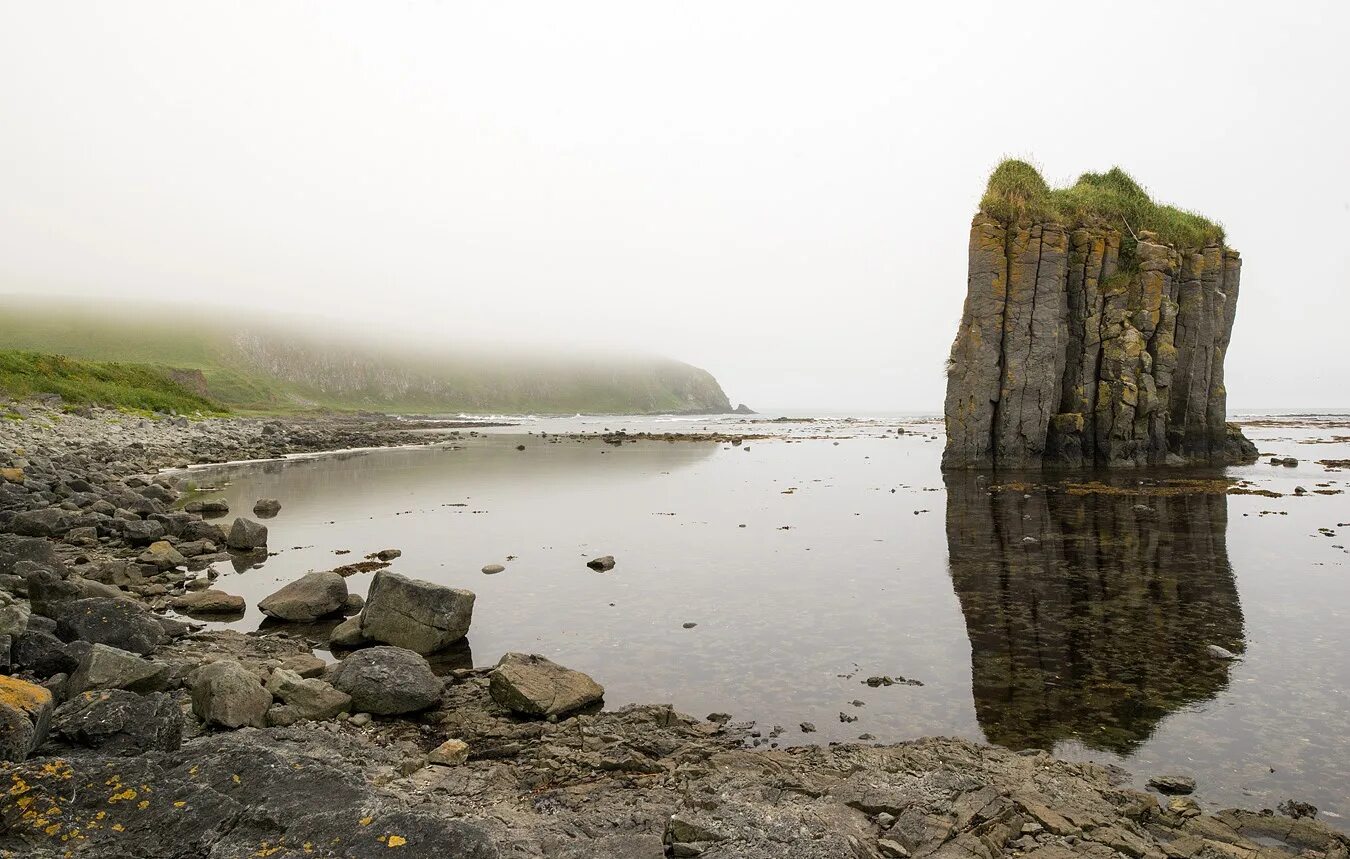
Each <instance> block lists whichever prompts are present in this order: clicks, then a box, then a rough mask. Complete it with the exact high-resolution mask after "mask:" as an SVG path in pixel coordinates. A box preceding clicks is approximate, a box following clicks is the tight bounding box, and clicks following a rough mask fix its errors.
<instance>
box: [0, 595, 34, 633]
mask: <svg viewBox="0 0 1350 859" xmlns="http://www.w3.org/2000/svg"><path fill="white" fill-rule="evenodd" d="M31 615H32V611H30V610H29V608H28V606H27V605H26V604H25V603H22V602H20V601H19V600H17V599H15V598H14V597H12V596H10V595H9V594H7V593H3V592H0V635H23V633H24V632H25V631H26V630H27V629H28V618H29V617H30V616H31Z"/></svg>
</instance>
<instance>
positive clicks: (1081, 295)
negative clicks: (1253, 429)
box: [943, 213, 1255, 469]
mask: <svg viewBox="0 0 1350 859" xmlns="http://www.w3.org/2000/svg"><path fill="white" fill-rule="evenodd" d="M1123 245H1127V246H1128V250H1129V255H1128V260H1127V262H1122V256H1123V255H1122V246H1123ZM1240 271H1241V260H1240V258H1239V257H1238V254H1237V252H1236V251H1233V250H1230V249H1228V248H1225V247H1221V246H1219V245H1213V246H1208V247H1202V248H1175V247H1172V246H1170V245H1167V244H1164V243H1162V242H1161V241H1159V240H1158V239H1157V237H1156V236H1155V235H1154V234H1152V233H1149V232H1147V231H1140V232H1139V234H1138V235H1137V236H1135V235H1129V234H1126V235H1122V233H1121V232H1120V231H1117V230H1114V229H1111V228H1110V227H1105V226H1101V225H1100V224H1094V225H1078V226H1075V227H1064V226H1062V225H1059V224H1054V223H1035V224H1029V225H1028V224H1020V223H1016V222H1012V223H1007V222H1003V221H1000V220H998V219H996V218H993V217H990V216H988V215H985V214H983V213H981V214H979V215H976V217H975V220H974V222H973V223H972V225H971V230H970V263H969V276H968V280H967V285H966V302H965V309H964V312H963V314H962V318H961V328H960V331H958V333H957V336H956V341H955V343H953V344H952V351H951V359H950V361H949V363H948V380H947V399H946V407H945V413H946V423H947V448H946V450H945V452H944V454H943V467H944V468H947V469H954V468H992V467H1006V468H1038V467H1040V466H1042V465H1047V464H1060V465H1071V466H1074V465H1089V466H1093V465H1096V466H1141V465H1162V464H1183V463H1223V462H1234V461H1248V460H1250V459H1252V458H1254V456H1255V450H1254V448H1252V447H1251V444H1250V443H1249V442H1247V440H1246V439H1245V438H1243V437H1242V435H1241V433H1239V432H1238V431H1237V430H1236V428H1233V427H1230V426H1229V425H1228V424H1226V423H1225V408H1226V395H1225V391H1224V386H1223V361H1224V356H1225V353H1226V352H1227V349H1228V341H1229V335H1230V333H1231V331H1232V328H1233V319H1234V313H1235V310H1236V305H1237V293H1238V277H1239V274H1240Z"/></svg>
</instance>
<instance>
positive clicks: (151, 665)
mask: <svg viewBox="0 0 1350 859" xmlns="http://www.w3.org/2000/svg"><path fill="white" fill-rule="evenodd" d="M168 677H169V668H168V666H167V665H163V664H161V663H158V662H151V661H150V660H148V659H142V658H141V657H140V656H137V655H136V654H135V653H130V652H128V651H125V650H119V649H118V648H116V647H109V646H108V645H106V644H95V645H93V646H92V647H90V648H89V649H88V650H86V651H85V652H84V654H83V655H82V656H81V657H80V661H79V664H78V665H77V666H76V668H75V671H74V673H73V674H71V675H70V679H69V680H68V681H66V691H67V693H68V694H69V695H78V694H80V693H81V692H86V691H89V690H91V689H125V690H127V691H129V692H135V693H137V694H146V693H148V692H155V691H158V690H160V689H163V688H164V686H165V684H166V683H167V682H168Z"/></svg>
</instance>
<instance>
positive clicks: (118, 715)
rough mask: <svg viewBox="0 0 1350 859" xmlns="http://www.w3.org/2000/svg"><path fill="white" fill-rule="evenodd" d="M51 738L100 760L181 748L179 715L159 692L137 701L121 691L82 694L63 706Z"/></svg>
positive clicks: (177, 709)
mask: <svg viewBox="0 0 1350 859" xmlns="http://www.w3.org/2000/svg"><path fill="white" fill-rule="evenodd" d="M52 734H53V735H54V736H57V737H60V738H61V739H62V740H64V741H65V742H68V743H71V744H74V745H80V746H89V747H92V748H97V749H99V750H100V751H102V752H103V753H105V754H115V755H136V754H140V753H142V752H149V751H166V752H172V751H176V750H177V749H178V747H179V746H181V745H182V744H183V711H182V710H181V709H179V707H178V705H177V704H176V703H174V700H173V698H171V697H169V696H168V695H165V694H164V693H162V692H152V693H150V694H149V695H137V694H136V693H135V692H128V691H126V690H125V689H101V690H98V691H93V692H84V693H82V694H80V695H77V696H75V697H74V698H72V699H71V700H69V701H67V702H66V703H64V704H62V705H61V706H60V707H58V708H57V709H56V714H55V715H54V716H53V718H52Z"/></svg>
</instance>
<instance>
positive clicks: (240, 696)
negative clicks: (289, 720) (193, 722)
mask: <svg viewBox="0 0 1350 859" xmlns="http://www.w3.org/2000/svg"><path fill="white" fill-rule="evenodd" d="M271 706H272V693H270V692H268V691H267V690H266V689H264V688H263V686H262V683H260V682H259V681H258V677H257V675H256V674H254V673H253V672H251V671H249V670H248V669H247V668H245V667H244V666H242V665H240V664H239V663H238V662H234V661H232V660H229V659H223V660H221V661H219V662H212V663H210V664H208V665H204V666H202V667H201V668H200V669H198V670H197V673H196V675H195V676H194V677H193V681H192V712H194V713H196V714H197V716H198V718H200V719H201V720H202V721H203V722H205V723H206V724H207V725H215V726H218V727H222V728H242V727H244V726H245V725H251V726H253V727H255V728H264V727H266V726H267V708H268V707H271Z"/></svg>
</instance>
